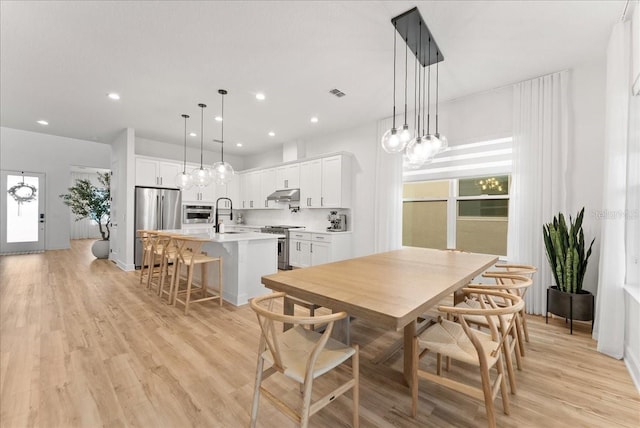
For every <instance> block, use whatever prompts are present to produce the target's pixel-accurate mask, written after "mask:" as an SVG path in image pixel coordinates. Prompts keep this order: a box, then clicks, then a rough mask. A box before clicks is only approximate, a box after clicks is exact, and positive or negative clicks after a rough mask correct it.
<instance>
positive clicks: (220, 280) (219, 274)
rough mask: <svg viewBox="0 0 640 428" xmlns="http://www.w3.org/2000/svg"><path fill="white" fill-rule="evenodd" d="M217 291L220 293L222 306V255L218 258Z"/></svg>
mask: <svg viewBox="0 0 640 428" xmlns="http://www.w3.org/2000/svg"><path fill="white" fill-rule="evenodd" d="M218 292H219V293H220V306H222V257H220V259H219V260H218Z"/></svg>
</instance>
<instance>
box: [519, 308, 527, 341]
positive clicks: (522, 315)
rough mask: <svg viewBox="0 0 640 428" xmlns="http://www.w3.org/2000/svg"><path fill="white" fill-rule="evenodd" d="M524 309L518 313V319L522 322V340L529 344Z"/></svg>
mask: <svg viewBox="0 0 640 428" xmlns="http://www.w3.org/2000/svg"><path fill="white" fill-rule="evenodd" d="M525 315H526V314H525V311H524V309H523V310H522V311H521V312H520V319H521V320H522V331H523V332H524V340H525V342H527V343H529V329H528V328H527V317H526V316H525Z"/></svg>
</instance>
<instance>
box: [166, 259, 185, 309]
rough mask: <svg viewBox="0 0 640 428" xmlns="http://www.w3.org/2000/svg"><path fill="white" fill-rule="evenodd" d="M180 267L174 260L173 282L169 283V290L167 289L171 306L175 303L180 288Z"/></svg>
mask: <svg viewBox="0 0 640 428" xmlns="http://www.w3.org/2000/svg"><path fill="white" fill-rule="evenodd" d="M180 269H182V266H181V264H180V263H178V262H176V263H175V268H174V270H173V277H174V278H173V283H172V285H171V290H170V291H169V298H170V299H169V300H170V301H169V303H170V304H171V305H173V306H175V305H176V301H177V300H178V290H179V289H180Z"/></svg>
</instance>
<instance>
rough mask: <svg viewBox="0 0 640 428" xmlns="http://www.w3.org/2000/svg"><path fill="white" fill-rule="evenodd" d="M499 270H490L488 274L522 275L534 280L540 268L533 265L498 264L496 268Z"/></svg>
mask: <svg viewBox="0 0 640 428" xmlns="http://www.w3.org/2000/svg"><path fill="white" fill-rule="evenodd" d="M494 267H495V268H496V269H497V270H490V271H487V272H485V273H486V274H509V275H521V276H526V277H527V278H531V279H533V274H535V273H536V272H538V268H536V267H535V266H531V265H520V264H507V263H498V264H496V265H495V266H494Z"/></svg>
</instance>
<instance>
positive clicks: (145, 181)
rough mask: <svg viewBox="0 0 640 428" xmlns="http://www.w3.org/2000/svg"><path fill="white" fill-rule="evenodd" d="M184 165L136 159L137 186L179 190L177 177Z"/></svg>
mask: <svg viewBox="0 0 640 428" xmlns="http://www.w3.org/2000/svg"><path fill="white" fill-rule="evenodd" d="M180 171H182V164H180V163H178V162H167V161H160V160H155V159H148V158H142V157H137V158H136V186H149V187H169V188H174V189H175V188H177V186H176V181H175V180H176V175H178V173H179V172H180Z"/></svg>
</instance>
